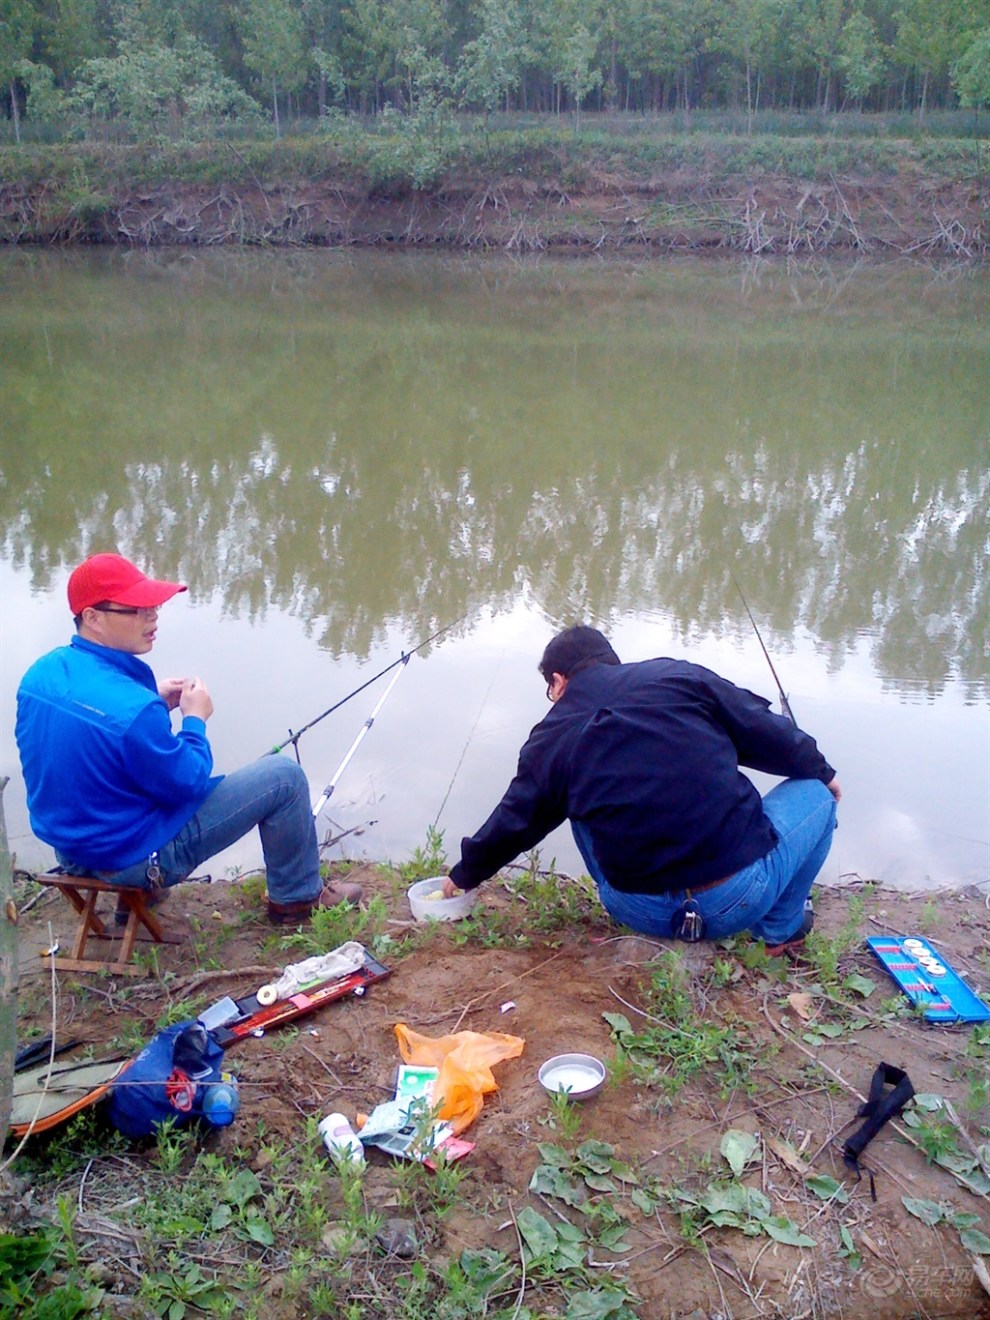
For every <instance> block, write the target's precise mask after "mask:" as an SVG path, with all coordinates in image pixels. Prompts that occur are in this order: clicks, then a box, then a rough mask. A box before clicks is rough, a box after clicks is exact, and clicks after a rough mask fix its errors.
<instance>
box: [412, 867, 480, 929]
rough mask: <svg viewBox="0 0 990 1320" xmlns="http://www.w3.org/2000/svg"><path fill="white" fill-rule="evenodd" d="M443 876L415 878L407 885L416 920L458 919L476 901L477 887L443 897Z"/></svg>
mask: <svg viewBox="0 0 990 1320" xmlns="http://www.w3.org/2000/svg"><path fill="white" fill-rule="evenodd" d="M445 878H446V877H445V876H442V875H434V876H431V877H430V879H428V880H417V881H416V883H415V884H414V885H410V887H409V906H410V908H412V914H413V916H414V917H415V918H416V920H417V921H460V920H461V918H462V917H466V916H467V915H468V913H469V912H470V911H471V909H472V908H473V907H474V905H475V903H477V901H478V891H477V889H466V890H465V891H464V892H463V893H458V894H457V895H455V897H454V898H444V896H443V882H444V880H445Z"/></svg>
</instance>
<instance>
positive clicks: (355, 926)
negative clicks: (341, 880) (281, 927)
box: [277, 895, 391, 960]
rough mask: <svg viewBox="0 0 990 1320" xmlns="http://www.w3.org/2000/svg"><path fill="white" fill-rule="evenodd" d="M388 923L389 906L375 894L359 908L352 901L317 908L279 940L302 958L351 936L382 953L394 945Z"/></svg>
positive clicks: (282, 946)
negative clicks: (387, 929)
mask: <svg viewBox="0 0 990 1320" xmlns="http://www.w3.org/2000/svg"><path fill="white" fill-rule="evenodd" d="M387 923H388V907H387V905H386V903H385V900H384V898H382V897H381V896H380V895H375V897H374V898H371V899H369V900H368V902H367V903H366V904H365V905H364V906H363V907H360V908H356V907H352V905H351V904H350V903H337V904H336V905H335V906H334V907H330V908H317V909H316V911H315V912H314V913H313V914H312V916H311V917H310V918H309V921H308V922H307V923H306V924H305V925H304V926H302V927H301V929H299V930H297V931H293V932H292V934H290V935H282V936H279V937H278V939H277V942H278V946H279V948H280V949H284V950H286V951H292V952H293V953H298V955H299V960H301V959H302V958H308V957H312V956H313V955H315V954H320V953H326V952H327V950H328V949H336V948H338V947H339V946H340V945H341V944H346V943H348V942H349V941H350V940H356V941H357V942H358V943H359V944H363V945H364V946H365V948H367V949H368V950H369V951H370V952H371V953H372V954H376V953H383V952H384V951H385V950H386V949H387V948H389V947H390V945H391V938H390V936H389V935H388V934H387V931H386V926H387Z"/></svg>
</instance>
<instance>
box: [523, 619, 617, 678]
mask: <svg viewBox="0 0 990 1320" xmlns="http://www.w3.org/2000/svg"><path fill="white" fill-rule="evenodd" d="M621 663H622V662H621V661H620V660H619V657H618V656H617V655H616V654H615V652H614V651H613V650H612V646H611V643H610V642H609V640H608V638H607V637H606V636H605V634H604V633H600V632H599V631H598V629H597V628H589V627H588V625H587V624H583V623H581V624H577V625H576V626H575V627H573V628H565V629H564V631H563V632H559V633H558V634H557V636H556V637H554V638H553V639H552V640H551V641H550V642H548V643H547V647H546V650H545V651H544V652H543V656H542V658H541V660H540V666H539V667H540V673H541V674H542V675H543V677H544V679H545V681H546V682H547V683H549V682H550V681H551V679H552V678H553V676H554V674H563V676H564V678H573V677H574V675H575V674H578V673H580V672H581V670H582V669H589V668H590V667H591V666H592V665H618V664H621Z"/></svg>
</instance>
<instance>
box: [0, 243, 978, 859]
mask: <svg viewBox="0 0 990 1320" xmlns="http://www.w3.org/2000/svg"><path fill="white" fill-rule="evenodd" d="M988 301H990V299H988V279H987V275H986V272H985V271H973V270H961V271H951V272H946V271H942V272H933V271H931V270H925V269H921V268H912V267H909V266H906V265H883V266H872V267H871V266H859V267H854V266H849V265H845V266H841V267H840V266H824V265H822V266H818V267H814V268H809V267H794V268H788V267H785V266H783V265H766V266H760V265H744V264H741V263H736V262H734V263H725V264H700V263H694V262H677V263H667V262H653V263H649V264H645V263H644V264H632V263H628V264H627V263H619V262H608V263H602V264H598V263H594V262H581V263H561V262H555V261H547V260H543V261H539V262H531V263H526V264H515V263H511V262H509V261H506V260H503V259H499V260H486V261H482V260H472V261H466V260H446V259H444V258H439V257H436V256H433V255H427V256H404V255H403V256H400V255H398V254H388V253H386V254H377V253H373V254H353V253H346V252H345V253H335V252H329V253H328V252H320V253H302V254H295V253H290V254H285V253H252V252H233V251H223V252H207V253H204V254H202V255H197V254H192V253H188V252H171V253H165V254H161V253H158V254H152V255H146V254H142V253H130V254H119V253H114V254H103V253H93V254H89V253H72V254H68V255H60V254H48V253H41V254H39V253H31V252H20V251H15V252H5V253H0V428H2V429H0V469H2V480H0V519H2V529H3V535H2V544H0V553H2V558H0V590H2V601H0V608H2V623H3V644H2V653H0V685H2V687H0V773H5V774H10V775H11V776H12V783H11V785H10V788H9V789H8V793H7V798H6V805H7V814H8V821H9V825H10V832H11V835H12V844H13V846H14V847H15V848H16V849H17V851H18V852H19V854H20V855H21V857H22V858H23V859H25V860H28V859H30V858H31V857H32V856H33V855H35V854H36V853H38V852H39V849H38V845H37V844H35V843H34V842H33V841H32V840H31V838H30V835H29V833H28V831H27V825H26V817H25V813H24V808H23V788H22V786H21V785H20V782H19V779H18V777H17V765H16V753H15V749H14V746H13V739H12V732H11V731H12V725H13V697H14V689H15V688H16V683H17V680H18V678H19V676H20V673H21V672H22V671H23V669H24V668H25V667H26V666H27V664H29V663H30V661H31V660H32V659H33V658H34V657H35V656H36V655H37V654H38V653H40V652H41V651H42V650H44V649H47V648H48V647H49V646H53V645H56V644H58V643H60V642H61V641H63V640H65V638H66V637H67V635H68V631H69V627H68V625H69V620H68V618H67V615H66V612H65V608H64V583H65V578H66V576H67V573H68V571H69V569H70V568H71V567H72V566H73V565H74V563H75V562H77V561H78V559H79V558H81V557H82V556H84V555H85V554H86V553H90V552H93V551H95V550H99V549H106V548H113V547H116V548H119V549H120V550H121V551H122V552H123V553H126V554H128V555H130V556H131V557H133V558H135V559H137V560H139V561H140V562H142V563H143V564H145V565H147V566H148V567H149V569H153V570H154V571H155V572H157V573H159V574H166V575H178V576H179V577H181V579H182V580H183V581H185V582H188V583H189V586H190V592H189V595H188V596H187V597H182V598H181V599H180V600H179V601H177V602H175V603H173V604H172V605H170V606H169V608H168V610H167V611H166V612H165V613H164V614H163V616H162V626H161V628H160V634H159V642H158V644H157V646H156V651H155V656H154V662H155V665H156V668H157V669H158V670H159V672H162V673H164V672H166V671H167V672H168V673H170V674H171V673H193V672H195V673H199V674H200V675H202V676H203V677H204V678H205V679H206V681H207V683H208V685H209V686H210V689H211V691H212V692H213V694H214V698H215V700H216V703H217V715H216V716H215V717H214V720H213V722H212V724H211V734H212V738H213V741H214V747H215V751H216V754H217V760H218V763H219V765H220V767H221V768H233V766H234V765H236V764H238V763H239V762H241V761H243V760H245V759H247V758H248V757H250V756H253V755H255V754H258V753H260V752H262V751H264V750H265V749H266V748H267V747H268V746H270V745H271V744H272V743H273V742H275V741H277V740H280V739H281V738H283V737H284V736H285V734H286V731H287V729H289V728H298V727H299V726H300V725H301V724H303V723H304V722H305V721H306V720H308V719H310V718H312V717H313V716H314V715H316V714H318V713H319V712H320V711H321V710H323V709H325V708H326V707H327V706H329V705H330V704H331V703H333V702H334V701H335V700H337V699H338V698H339V697H340V696H343V695H344V694H345V693H347V692H348V691H350V690H351V689H352V688H354V687H356V686H357V685H358V684H359V683H361V682H363V681H364V679H365V678H367V677H370V676H371V675H372V674H374V673H376V672H377V670H378V669H380V668H382V666H383V665H384V664H387V663H388V661H389V660H391V659H392V658H394V657H396V656H397V655H399V654H400V653H401V652H402V651H403V650H404V649H407V648H409V647H411V646H413V645H416V643H418V642H419V641H420V640H421V639H422V638H423V637H425V636H427V635H429V634H430V633H431V632H432V631H434V630H435V629H436V628H438V627H440V626H442V625H445V624H448V623H450V622H451V621H454V620H460V622H459V623H458V624H457V626H456V627H455V628H453V629H452V630H451V631H450V632H449V633H448V634H446V635H445V637H444V638H443V639H442V640H441V642H440V643H438V644H436V645H435V646H434V647H432V648H431V649H430V650H429V651H427V652H425V653H424V655H423V656H422V657H417V658H416V660H415V661H413V662H411V663H410V665H409V666H408V669H407V670H406V671H405V672H404V674H403V679H402V682H401V684H399V685H397V687H396V689H395V694H394V696H393V697H391V698H390V699H389V704H388V706H387V707H386V708H384V709H383V711H382V713H381V715H380V716H379V718H378V720H377V721H376V724H375V727H374V729H373V731H371V733H370V734H369V736H368V737H367V739H366V740H365V742H364V743H363V744H362V746H361V748H360V750H359V752H358V753H357V755H356V756H355V758H354V761H353V762H352V763H351V765H350V766H349V767H348V770H347V771H346V773H345V776H344V777H342V779H341V783H340V787H339V789H338V790H337V795H336V796H335V798H334V799H333V801H332V803H331V811H330V818H329V824H328V828H330V829H331V831H332V832H338V831H341V832H342V831H349V833H348V834H347V837H346V839H345V840H344V841H343V842H342V844H341V845H339V847H341V848H343V850H344V851H346V852H348V854H349V855H358V854H361V853H366V854H369V855H373V856H384V855H388V856H392V857H396V858H400V857H403V856H405V855H407V854H408V852H409V851H411V849H412V848H413V847H415V846H416V845H417V844H419V843H422V842H423V841H424V838H425V832H426V826H427V825H428V824H431V823H432V822H433V821H434V820H438V821H439V825H440V827H441V828H443V829H444V830H445V832H446V837H447V841H448V846H449V848H450V850H451V852H453V851H454V845H455V843H456V840H457V839H458V838H459V837H460V835H461V834H462V833H464V832H468V831H470V830H472V829H474V828H475V827H476V826H477V825H478V824H480V822H481V820H482V819H483V818H484V816H485V815H487V812H488V810H489V809H490V808H491V806H492V805H494V802H495V801H496V800H497V798H498V796H499V794H500V793H501V791H502V788H503V787H504V784H505V782H506V781H507V778H508V776H509V775H510V774H511V772H512V769H513V767H514V762H515V756H516V752H517V750H518V747H519V745H520V743H521V741H522V740H523V738H524V737H525V734H526V732H527V730H528V729H529V727H530V726H531V725H532V724H533V723H534V722H535V721H536V720H537V719H539V718H540V717H541V715H542V714H543V709H544V708H545V704H546V703H545V699H544V697H543V694H542V690H541V687H540V684H539V679H538V676H537V675H536V673H535V662H536V659H537V658H538V656H539V653H540V651H541V649H542V647H543V645H544V643H545V641H546V640H547V639H548V638H549V636H550V635H551V634H552V632H553V631H554V629H555V628H556V627H558V626H559V625H561V624H563V623H567V622H573V621H576V620H578V619H588V620H591V621H594V622H596V623H598V624H599V625H600V626H603V627H605V628H607V629H608V630H610V631H611V633H612V634H613V635H614V637H615V639H616V642H617V645H618V647H619V649H620V653H621V654H622V655H623V658H628V659H638V658H642V657H645V656H647V655H652V654H677V655H684V656H686V657H688V658H691V659H694V660H698V661H700V662H702V663H706V664H709V665H711V666H712V667H714V668H717V669H720V670H721V671H722V672H724V673H726V674H727V675H728V676H729V677H732V678H734V679H735V680H736V681H738V682H740V683H743V684H745V685H747V686H750V687H754V688H756V689H757V690H760V691H763V692H765V693H766V694H767V695H768V696H771V695H774V693H775V688H774V684H773V681H772V678H771V677H770V674H769V671H768V670H767V667H766V662H765V660H764V659H763V657H762V654H761V653H760V650H759V646H758V644H757V643H756V641H755V638H754V636H753V633H752V629H751V627H750V624H749V622H748V620H747V619H746V616H745V612H744V610H743V608H742V604H741V601H740V598H739V594H738V592H737V590H736V587H735V586H734V584H733V575H734V576H735V577H736V578H737V579H738V581H739V583H740V584H741V585H742V587H743V590H744V591H745V592H746V596H747V598H748V600H749V603H750V606H751V608H752V609H753V612H754V615H755V616H756V618H757V621H758V622H759V625H760V628H761V631H762V632H763V637H764V640H765V642H766V644H767V646H768V648H769V649H770V651H771V654H772V655H773V656H774V659H775V662H776V664H777V667H778V670H779V672H780V674H781V677H782V680H783V682H784V684H785V686H786V687H787V689H788V691H789V693H790V696H791V699H792V703H793V706H794V709H795V713H796V715H797V717H798V720H799V722H801V723H802V725H803V726H804V727H806V728H808V729H809V730H810V731H811V732H813V733H814V734H815V736H816V737H817V738H818V740H819V743H820V744H821V746H822V747H823V749H824V750H825V752H826V754H827V755H828V756H829V759H830V760H832V761H833V763H834V764H836V765H837V766H838V768H839V771H840V777H841V779H842V780H843V783H844V787H845V790H846V799H845V801H844V802H843V808H842V828H841V830H840V834H839V836H838V839H837V845H836V848H835V850H834V853H833V857H832V858H831V859H830V863H829V866H830V874H831V875H832V876H833V877H834V876H836V875H839V874H845V873H849V872H856V873H859V874H860V875H864V876H867V875H868V876H873V877H880V878H883V879H885V880H887V881H889V882H891V883H899V884H918V883H932V884H959V883H964V882H968V881H978V882H979V881H984V882H985V881H986V880H987V877H988V857H990V843H988V840H990V819H988V818H990V806H988V796H990V713H988V696H990V684H988V667H987V655H988V643H987V632H988V618H990V609H988V592H987V549H988V538H990V526H988V524H990V514H988V508H990V501H988V494H990V463H988V459H990V330H988V319H987V309H988ZM381 686H382V685H379V686H378V687H376V688H372V689H370V690H369V692H368V693H366V694H363V695H362V696H361V697H358V698H356V699H355V700H354V702H352V703H351V704H350V705H348V706H346V707H344V708H343V709H342V710H341V711H340V712H338V713H337V714H336V715H334V716H332V717H330V719H328V720H327V721H325V722H324V723H323V724H321V725H320V726H319V728H318V729H316V730H314V731H313V732H312V734H308V735H306V737H305V738H304V740H303V741H302V743H301V752H302V759H303V764H304V766H305V768H306V769H307V771H308V773H309V774H310V776H311V779H312V781H313V786H314V797H315V794H316V792H318V791H319V789H320V788H321V787H322V786H323V784H324V783H325V782H326V781H327V780H328V779H329V778H330V776H331V774H332V773H333V771H334V769H335V768H336V765H337V764H338V762H339V761H340V759H341V758H342V757H343V755H344V752H345V751H346V749H347V747H348V745H349V744H350V742H351V740H352V739H353V738H354V737H355V736H356V735H357V733H358V732H359V730H360V727H361V724H362V721H363V720H364V719H365V718H366V716H367V715H368V714H369V710H370V708H371V706H372V705H373V704H374V702H375V700H376V699H377V696H378V695H380V691H381ZM551 854H553V855H556V856H557V858H558V861H559V862H560V865H561V866H562V867H563V868H564V869H576V868H577V865H578V862H577V856H576V853H575V852H574V850H573V846H572V845H571V843H570V841H569V836H568V835H567V833H566V831H563V832H558V834H557V835H555V836H554V839H553V840H552V841H551V843H550V844H549V845H548V847H547V850H546V856H547V857H549V855H551ZM41 856H42V858H43V857H44V853H43V852H42V853H41ZM253 859H254V855H253V853H252V850H251V849H250V848H248V849H247V850H245V851H244V852H242V853H239V854H237V855H236V856H234V857H233V859H232V860H233V861H235V862H238V863H242V864H249V863H250V862H251V861H252V860H253Z"/></svg>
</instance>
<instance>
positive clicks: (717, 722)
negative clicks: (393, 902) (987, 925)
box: [444, 626, 841, 953]
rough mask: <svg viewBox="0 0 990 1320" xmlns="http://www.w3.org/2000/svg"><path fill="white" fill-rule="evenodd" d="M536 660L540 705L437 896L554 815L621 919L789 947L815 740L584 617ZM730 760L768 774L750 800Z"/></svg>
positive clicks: (797, 909)
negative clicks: (643, 654)
mask: <svg viewBox="0 0 990 1320" xmlns="http://www.w3.org/2000/svg"><path fill="white" fill-rule="evenodd" d="M540 671H541V673H542V674H543V677H544V679H545V680H546V683H547V696H548V697H549V699H550V701H551V702H552V703H553V708H552V709H551V710H550V712H549V713H548V715H547V716H546V717H545V719H543V720H541V722H540V723H539V724H538V725H537V726H536V727H535V728H534V729H533V731H532V732H531V733H530V736H529V738H528V740H527V742H526V744H525V746H524V747H523V749H522V751H521V753H520V756H519V767H518V770H517V772H516V776H515V778H514V779H513V781H512V783H511V784H510V785H509V788H508V790H507V791H506V793H505V796H504V797H503V798H502V801H501V802H500V803H499V805H498V806H497V807H496V808H495V810H494V811H493V812H492V814H491V816H489V818H488V820H487V821H486V822H485V824H484V825H483V826H482V827H481V829H480V830H478V832H477V833H476V834H474V835H472V836H471V837H470V838H465V839H463V840H462V841H461V860H460V861H459V862H458V863H457V864H456V865H455V866H454V867H452V868H451V872H450V876H449V877H448V878H447V880H446V881H445V884H444V891H445V893H446V894H447V896H448V897H450V896H453V895H454V894H456V893H457V892H459V891H460V890H464V889H473V888H475V887H476V886H477V885H479V884H481V882H482V881H483V880H487V879H488V878H489V877H490V876H492V875H494V874H495V872H496V871H497V870H498V869H499V868H500V867H502V866H504V865H506V863H508V862H510V861H512V859H513V858H514V857H516V856H518V855H519V853H522V852H525V851H527V850H528V849H530V848H533V847H535V846H536V844H538V843H539V842H540V840H541V839H543V838H545V836H546V835H547V834H549V833H550V831H551V830H553V829H555V828H556V827H557V826H558V825H560V824H561V823H562V822H563V821H564V820H567V819H569V820H570V822H571V828H572V830H573V832H574V838H575V841H576V843H577V846H578V848H579V849H580V851H581V856H582V857H583V858H584V861H585V865H586V866H587V868H588V872H589V874H590V875H591V876H592V878H593V879H594V880H595V882H596V884H597V885H598V892H599V896H600V897H601V900H602V903H603V904H604V906H605V907H606V908H607V910H608V911H609V913H610V914H611V915H612V916H613V917H614V918H615V919H616V920H617V921H619V922H622V924H623V925H626V926H630V927H631V928H632V929H634V930H638V931H642V932H643V933H645V934H650V935H657V936H661V937H665V938H670V937H673V936H680V937H681V938H684V939H689V940H694V939H699V938H701V937H702V936H704V937H705V938H708V939H719V938H721V937H722V936H725V935H731V934H735V933H736V932H738V931H743V930H748V931H749V932H750V933H751V934H752V935H753V936H754V937H755V938H762V939H764V940H765V941H766V943H767V948H768V952H774V953H776V952H794V951H796V950H798V949H799V948H800V946H801V944H802V942H803V939H804V935H805V934H806V932H807V929H808V928H809V915H808V914H807V912H806V906H805V904H806V900H807V898H808V895H809V893H810V891H811V886H812V884H813V882H814V880H815V877H816V876H817V874H818V872H819V870H820V869H821V867H822V864H823V863H824V861H825V858H826V856H827V854H828V850H829V847H830V845H831V842H832V832H833V830H834V828H835V808H836V804H837V802H838V800H839V798H840V796H841V792H840V789H839V783H838V780H837V779H836V777H835V771H834V770H833V769H832V767H831V766H830V765H829V764H828V762H827V761H826V760H825V758H824V757H823V756H822V754H821V753H820V752H819V750H818V747H817V745H816V743H815V740H814V739H813V738H811V737H810V736H809V735H808V734H806V733H802V732H801V731H800V730H799V729H798V728H796V727H795V726H794V725H793V724H792V723H791V722H790V721H789V720H787V719H785V718H784V717H783V716H780V715H774V714H773V713H772V712H771V711H770V703H769V702H768V701H766V700H764V698H762V697H758V696H755V695H754V694H753V693H752V692H747V691H746V690H745V689H743V688H738V687H735V686H734V685H733V684H732V683H730V682H728V681H727V680H726V679H723V678H720V677H719V676H718V675H717V674H714V673H712V672H711V670H708V669H704V668H702V666H700V665H694V664H690V663H688V662H687V661H683V660H666V659H660V660H645V661H642V662H641V663H639V664H626V665H624V664H621V663H620V661H619V657H618V656H617V655H616V654H615V652H614V651H613V649H612V647H611V645H610V644H609V642H608V640H607V639H606V638H605V637H604V636H603V635H602V633H600V632H599V631H598V630H597V629H595V628H589V627H586V626H579V627H576V628H568V629H566V630H565V631H564V632H562V633H559V634H558V635H557V636H556V637H554V638H553V640H552V641H551V642H550V644H549V645H548V646H547V648H546V650H545V651H544V653H543V658H542V660H541V661H540ZM740 766H747V767H749V768H750V769H753V770H761V771H765V772H766V773H768V774H772V775H780V776H782V777H784V782H783V783H782V784H779V785H778V786H777V787H776V788H774V789H773V790H772V791H771V792H770V793H768V794H767V796H766V797H765V798H761V797H760V795H759V793H758V792H757V790H756V788H755V787H754V786H753V784H752V782H751V781H750V780H749V779H748V778H747V777H746V776H745V775H744V774H742V772H741V770H740Z"/></svg>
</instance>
